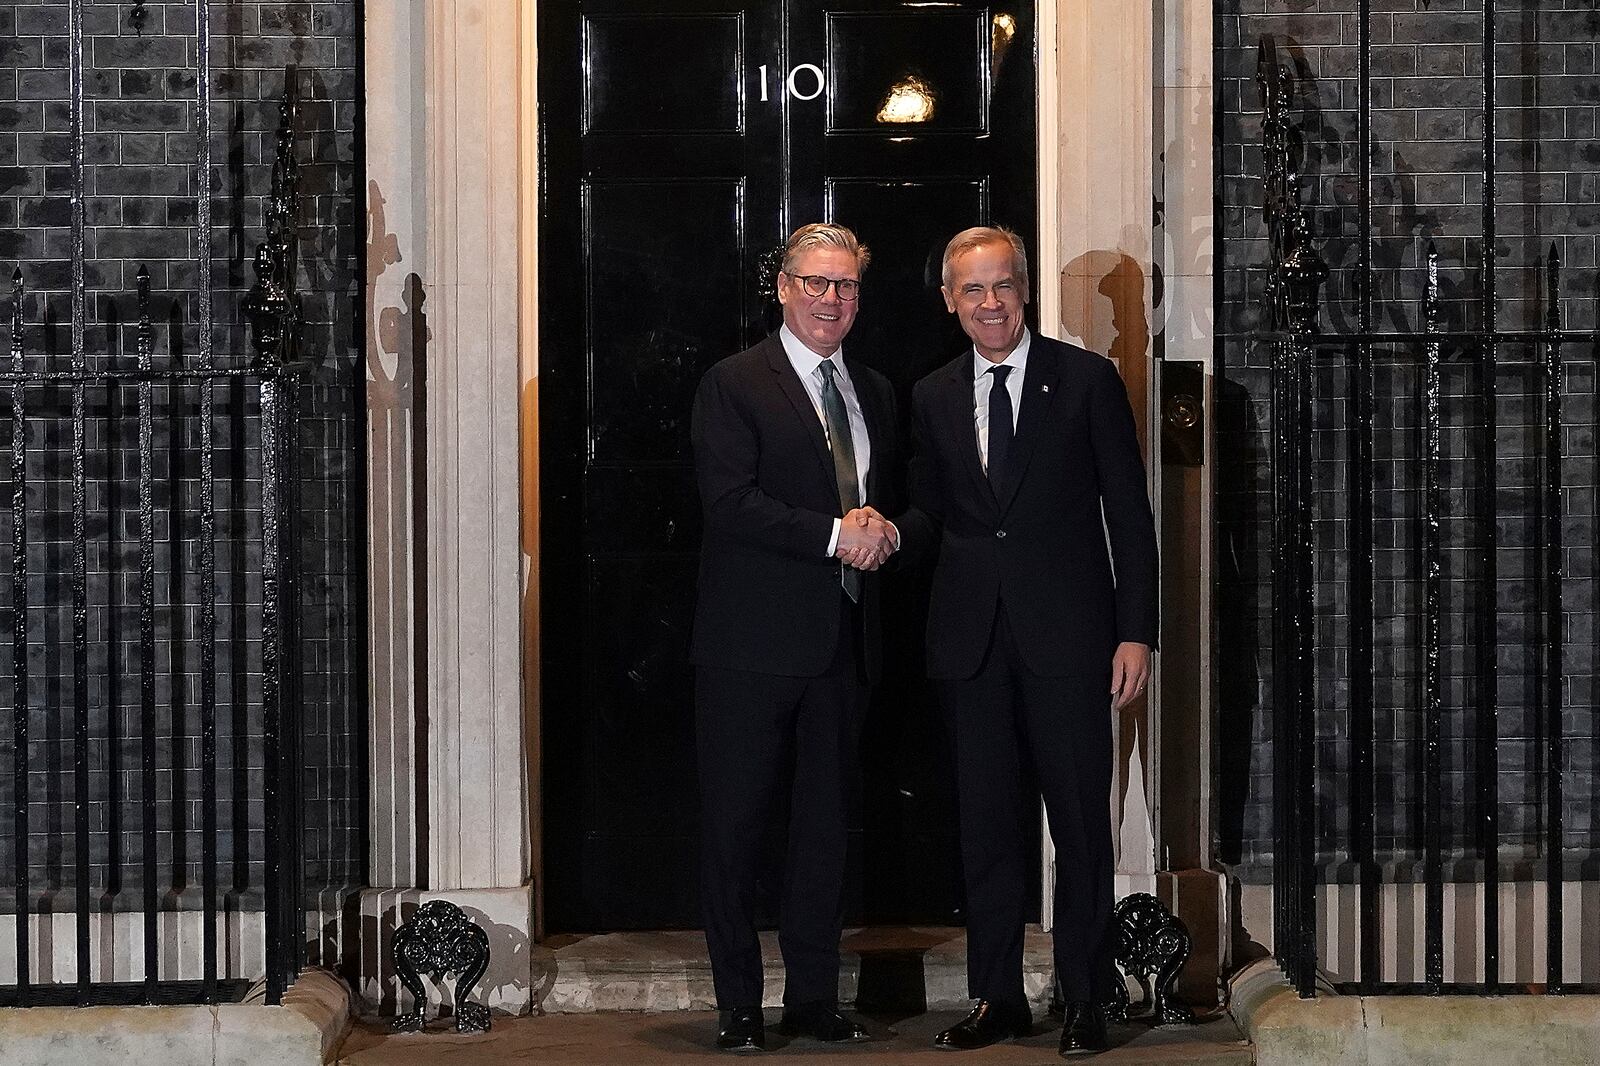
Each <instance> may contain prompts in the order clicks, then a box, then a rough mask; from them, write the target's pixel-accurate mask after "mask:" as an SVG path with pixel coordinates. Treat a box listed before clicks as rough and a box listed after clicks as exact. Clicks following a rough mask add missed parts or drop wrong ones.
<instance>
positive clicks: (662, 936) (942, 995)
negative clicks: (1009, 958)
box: [533, 925, 1052, 1014]
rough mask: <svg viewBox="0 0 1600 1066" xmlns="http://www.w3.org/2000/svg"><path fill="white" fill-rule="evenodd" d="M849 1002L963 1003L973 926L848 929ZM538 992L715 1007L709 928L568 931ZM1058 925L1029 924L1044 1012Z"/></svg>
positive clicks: (597, 1007)
mask: <svg viewBox="0 0 1600 1066" xmlns="http://www.w3.org/2000/svg"><path fill="white" fill-rule="evenodd" d="M841 949H842V950H841V966H840V973H839V1002H840V1003H841V1004H843V1005H845V1006H847V1007H851V1008H855V1009H862V1010H890V1011H906V1012H910V1013H922V1012H925V1011H944V1010H961V1009H965V1008H966V1007H968V1006H970V1004H971V1000H970V999H968V997H967V939H966V930H964V929H960V928H942V927H934V926H892V927H878V928H866V929H849V930H846V931H845V934H844V937H843V940H842V942H841ZM761 956H762V962H763V963H764V964H765V969H766V980H765V990H764V1005H766V1006H768V1007H777V1006H781V1005H782V1003H783V956H782V954H781V953H780V952H779V950H778V936H777V934H776V933H773V932H766V933H762V934H761ZM533 963H534V975H533V977H534V1002H535V1004H536V1005H537V1009H539V1010H540V1011H542V1012H544V1013H558V1014H560V1013H588V1012H593V1011H670V1010H713V1009H715V1007H716V996H715V993H714V992H713V990H712V985H711V962H710V960H709V959H708V958H707V956H706V942H705V936H704V935H703V934H702V933H699V932H643V933H602V934H594V935H586V936H580V935H558V936H552V937H549V938H547V939H546V940H545V941H544V942H543V943H542V944H539V945H538V946H537V947H535V949H534V959H533ZM1051 971H1052V965H1051V956H1050V935H1049V934H1048V933H1045V932H1042V931H1041V930H1040V929H1039V927H1038V926H1036V925H1032V926H1029V927H1028V931H1027V936H1026V939H1025V941H1024V944H1023V985H1024V989H1025V991H1026V992H1027V993H1028V996H1029V998H1030V1000H1031V1001H1032V1003H1033V1007H1034V1011H1035V1013H1036V1014H1042V1013H1043V1011H1044V1009H1045V1007H1046V1006H1047V1005H1048V1002H1049V998H1050V981H1051Z"/></svg>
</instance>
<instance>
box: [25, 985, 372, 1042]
mask: <svg viewBox="0 0 1600 1066" xmlns="http://www.w3.org/2000/svg"><path fill="white" fill-rule="evenodd" d="M349 1028H350V993H349V990H348V989H347V988H346V987H345V984H344V982H343V981H341V980H339V979H338V978H337V977H335V976H333V975H332V974H330V973H327V972H325V971H322V970H311V971H307V972H306V973H304V974H301V976H300V979H299V981H297V982H296V983H295V985H294V987H293V988H292V989H291V990H290V991H289V992H287V993H285V994H284V997H283V1004H282V1006H278V1007H269V1006H267V1005H265V1004H264V1003H260V1002H250V1001H248V1000H247V1001H246V1002H244V1003H223V1004H219V1005H217V1006H214V1007H212V1006H182V1007H177V1006H175V1007H143V1006H138V1007H16V1008H6V1009H0V1066H143V1064H145V1063H151V1064H156V1063H159V1064H160V1066H259V1064H260V1063H271V1064H272V1066H323V1064H324V1063H328V1062H332V1061H333V1056H334V1053H335V1052H336V1051H337V1050H338V1047H339V1044H340V1042H341V1041H343V1039H344V1036H345V1033H346V1032H347V1031H348V1030H349Z"/></svg>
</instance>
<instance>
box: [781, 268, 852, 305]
mask: <svg viewBox="0 0 1600 1066" xmlns="http://www.w3.org/2000/svg"><path fill="white" fill-rule="evenodd" d="M779 273H782V274H789V272H788V271H787V270H783V271H779ZM789 276H790V277H791V278H793V279H794V280H796V281H798V282H799V283H800V288H802V289H804V290H805V294H806V295H807V296H813V297H816V296H822V295H824V294H826V293H827V291H828V286H829V285H832V286H833V291H834V292H836V293H838V294H839V299H841V300H854V299H855V298H856V297H857V296H860V295H861V282H859V281H857V280H856V279H855V278H830V277H828V276H827V275H826V274H789Z"/></svg>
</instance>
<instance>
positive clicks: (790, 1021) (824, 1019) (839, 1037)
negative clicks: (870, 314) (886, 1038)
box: [778, 1003, 869, 1044]
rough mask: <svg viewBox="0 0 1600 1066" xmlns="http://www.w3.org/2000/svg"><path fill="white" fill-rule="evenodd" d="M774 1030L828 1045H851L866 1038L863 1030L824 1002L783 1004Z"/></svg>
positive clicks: (866, 1034)
mask: <svg viewBox="0 0 1600 1066" xmlns="http://www.w3.org/2000/svg"><path fill="white" fill-rule="evenodd" d="M778 1031H779V1032H780V1033H782V1034H783V1035H784V1036H809V1037H811V1038H812V1039H813V1040H821V1041H823V1042H824V1043H828V1044H852V1043H859V1042H860V1041H862V1040H867V1039H869V1036H868V1033H867V1031H866V1030H865V1029H863V1028H861V1026H859V1025H857V1024H856V1023H855V1022H853V1021H851V1020H850V1019H849V1018H846V1017H845V1016H844V1015H843V1014H840V1013H839V1011H838V1008H836V1007H833V1006H831V1005H830V1004H826V1003H806V1004H802V1005H797V1006H793V1007H785V1008H784V1009H783V1020H782V1021H780V1022H779V1023H778Z"/></svg>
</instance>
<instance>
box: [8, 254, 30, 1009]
mask: <svg viewBox="0 0 1600 1066" xmlns="http://www.w3.org/2000/svg"><path fill="white" fill-rule="evenodd" d="M11 370H12V372H13V373H15V374H16V375H17V377H16V378H15V379H13V380H12V382H11V692H12V696H11V744H12V747H11V774H12V778H11V789H12V803H13V808H12V817H13V822H14V829H15V839H14V840H13V850H14V858H15V860H16V888H17V895H16V899H15V901H14V904H15V905H14V908H13V909H14V913H15V916H16V923H17V927H16V939H17V1005H18V1006H19V1007H25V1006H27V1005H28V1002H29V1000H30V999H31V996H30V994H29V985H30V983H31V975H30V971H29V953H30V950H31V948H30V937H29V932H30V929H29V927H28V920H29V902H30V900H31V897H32V889H31V886H30V885H29V883H28V882H29V878H28V837H29V835H30V834H29V825H28V707H29V703H30V701H29V699H28V493H27V488H28V463H27V459H28V455H27V440H28V434H27V420H26V415H25V408H24V399H25V396H26V393H25V391H24V389H23V384H22V376H21V375H22V371H23V365H22V270H21V269H20V268H19V269H18V270H17V271H16V273H14V274H12V275H11Z"/></svg>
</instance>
